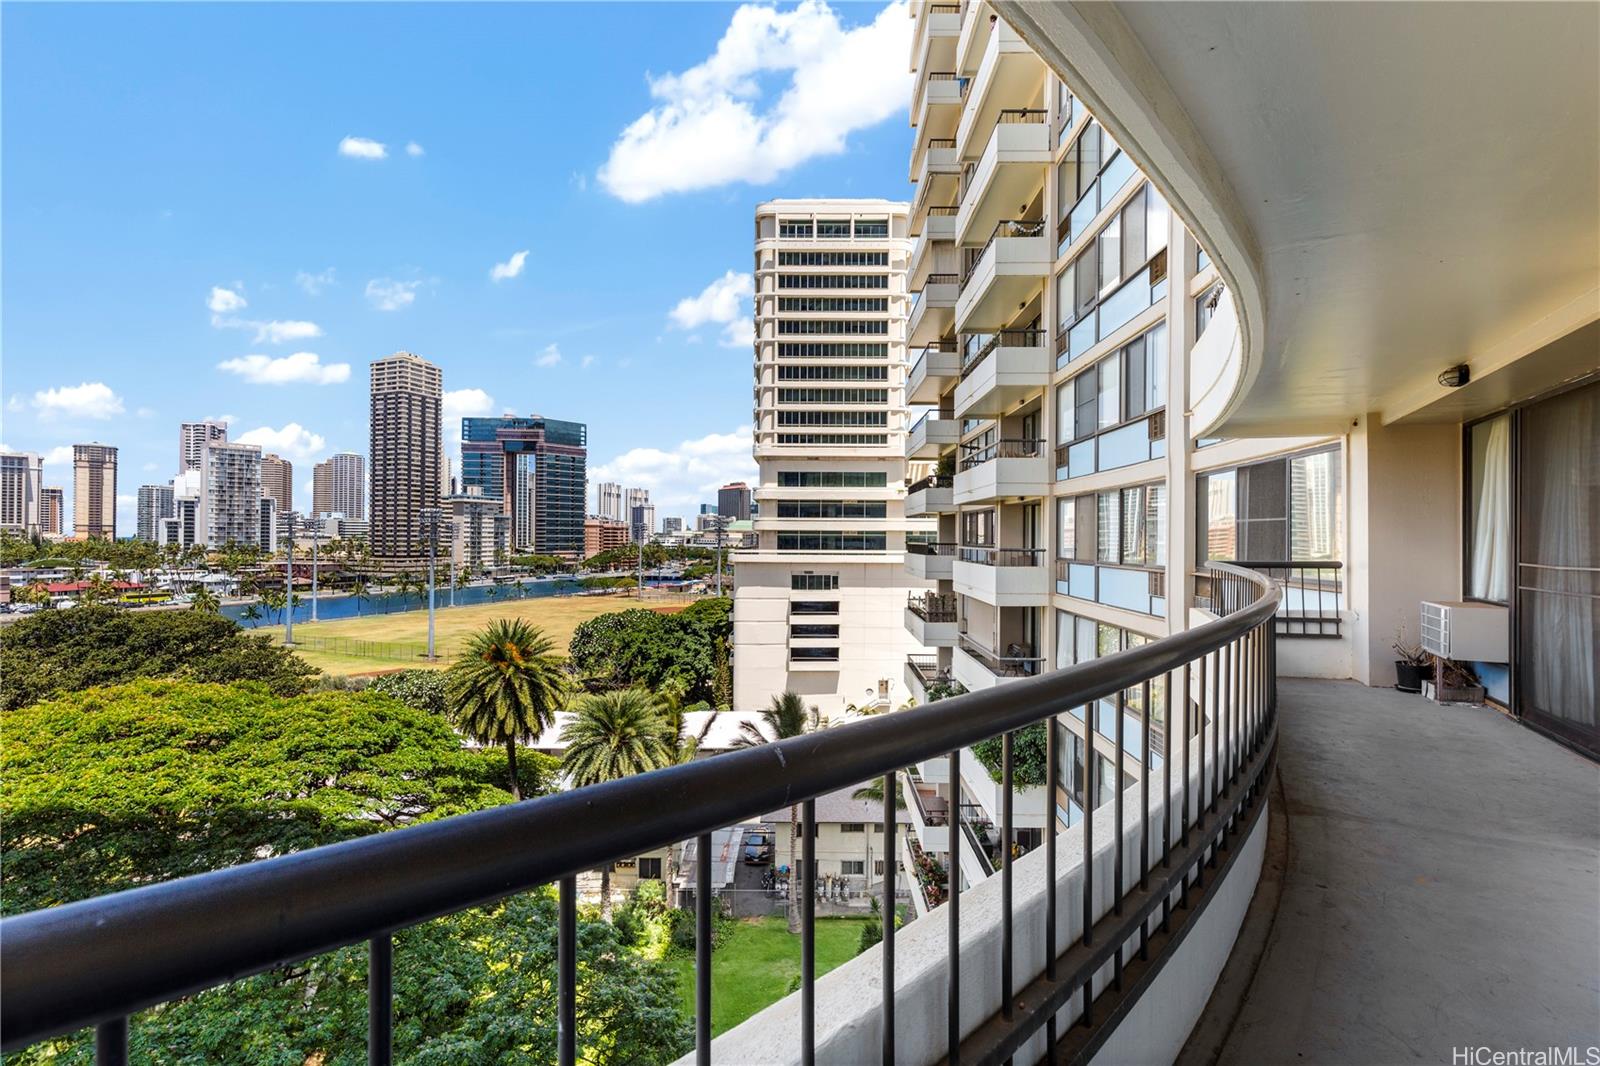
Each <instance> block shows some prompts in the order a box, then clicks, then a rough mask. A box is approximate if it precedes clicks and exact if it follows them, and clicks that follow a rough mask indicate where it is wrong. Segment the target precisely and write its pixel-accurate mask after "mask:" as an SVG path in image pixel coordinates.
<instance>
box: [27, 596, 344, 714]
mask: <svg viewBox="0 0 1600 1066" xmlns="http://www.w3.org/2000/svg"><path fill="white" fill-rule="evenodd" d="M316 672H317V671H316V670H315V668H313V667H312V666H310V665H309V664H307V663H306V662H305V661H304V660H303V659H300V658H299V657H298V656H296V655H295V654H294V653H293V652H292V651H290V650H288V649H287V648H283V647H281V646H279V645H276V644H274V643H272V641H271V639H270V638H268V637H253V636H249V635H247V634H246V633H245V632H244V631H243V630H241V629H240V628H239V627H238V626H237V625H236V624H234V623H233V622H232V621H230V620H229V619H226V618H223V617H221V616H220V615H216V614H211V613H209V612H206V611H139V612H135V611H124V610H118V609H117V608H115V607H107V606H94V605H84V606H82V607H76V608H74V609H72V610H70V611H41V612H39V613H38V614H35V615H30V616H28V617H26V618H23V619H20V620H18V621H16V622H13V623H12V624H11V625H9V626H6V627H5V628H4V629H3V630H0V674H3V675H4V677H5V685H4V692H3V695H0V702H3V704H4V707H5V708H6V709H8V710H9V709H12V708H16V707H22V706H26V705H27V704H30V703H34V702H36V701H38V700H42V699H45V698H47V697H49V696H51V695H56V694H61V693H67V692H77V691H79V690H81V689H86V688H89V687H90V686H94V685H113V684H117V683H119V682H123V681H131V680H133V679H135V678H140V677H181V678H188V679H191V680H195V681H259V682H262V683H263V684H265V685H266V686H267V687H268V688H269V689H270V690H271V691H272V692H274V693H276V694H278V695H293V694H295V693H299V692H304V691H305V690H306V689H307V688H309V687H310V685H311V682H312V680H313V678H314V677H315V675H316Z"/></svg>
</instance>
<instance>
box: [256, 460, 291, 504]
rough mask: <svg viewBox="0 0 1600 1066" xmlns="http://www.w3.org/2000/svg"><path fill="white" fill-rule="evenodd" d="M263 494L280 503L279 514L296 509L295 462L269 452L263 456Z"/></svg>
mask: <svg viewBox="0 0 1600 1066" xmlns="http://www.w3.org/2000/svg"><path fill="white" fill-rule="evenodd" d="M261 495H263V496H270V497H272V498H273V500H275V501H276V502H277V504H278V513H279V514H288V513H289V512H290V511H292V510H294V464H293V463H291V462H289V460H287V459H285V458H283V457H281V456H277V455H273V454H272V453H271V452H268V453H267V454H266V455H263V456H262V457H261Z"/></svg>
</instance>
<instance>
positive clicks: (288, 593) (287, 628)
mask: <svg viewBox="0 0 1600 1066" xmlns="http://www.w3.org/2000/svg"><path fill="white" fill-rule="evenodd" d="M285 517H286V518H288V519H289V547H288V549H287V553H286V554H285V556H284V564H283V645H284V647H286V648H292V647H294V519H295V513H294V512H293V511H290V512H289V513H288V514H287V515H286V516H285Z"/></svg>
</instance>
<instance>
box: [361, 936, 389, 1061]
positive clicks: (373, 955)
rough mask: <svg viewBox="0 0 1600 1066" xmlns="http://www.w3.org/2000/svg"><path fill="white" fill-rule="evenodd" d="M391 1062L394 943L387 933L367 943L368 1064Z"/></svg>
mask: <svg viewBox="0 0 1600 1066" xmlns="http://www.w3.org/2000/svg"><path fill="white" fill-rule="evenodd" d="M393 1061H394V940H393V939H392V938H391V937H390V935H389V934H388V933H384V934H382V935H381V936H375V937H373V938H372V939H371V940H369V941H367V1064H368V1066H389V1063H391V1062H393Z"/></svg>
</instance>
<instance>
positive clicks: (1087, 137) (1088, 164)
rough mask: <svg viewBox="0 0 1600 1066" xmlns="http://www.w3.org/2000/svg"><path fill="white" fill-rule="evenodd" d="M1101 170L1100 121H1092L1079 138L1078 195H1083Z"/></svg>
mask: <svg viewBox="0 0 1600 1066" xmlns="http://www.w3.org/2000/svg"><path fill="white" fill-rule="evenodd" d="M1099 172H1100V123H1098V122H1091V123H1089V125H1088V127H1087V128H1086V129H1085V130H1084V131H1083V136H1081V137H1079V138H1078V195H1079V196H1082V195H1083V194H1084V192H1085V191H1086V190H1087V189H1088V188H1089V183H1090V182H1092V181H1094V176H1095V175H1096V174H1098V173H1099Z"/></svg>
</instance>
